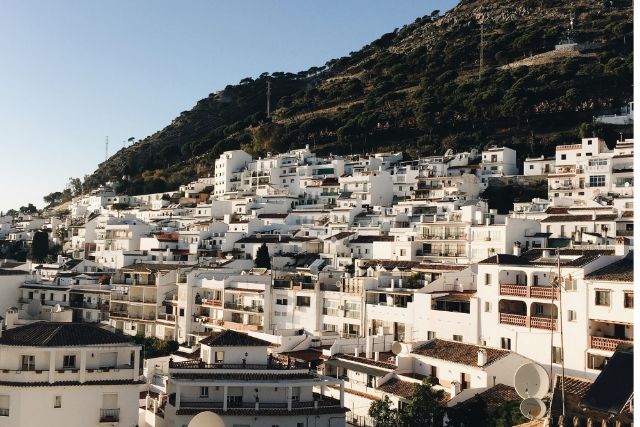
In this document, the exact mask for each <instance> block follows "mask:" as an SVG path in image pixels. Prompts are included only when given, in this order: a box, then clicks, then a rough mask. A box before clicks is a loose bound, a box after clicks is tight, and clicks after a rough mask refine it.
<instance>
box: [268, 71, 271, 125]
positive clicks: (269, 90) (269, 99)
mask: <svg viewBox="0 0 640 427" xmlns="http://www.w3.org/2000/svg"><path fill="white" fill-rule="evenodd" d="M267 117H271V80H267Z"/></svg>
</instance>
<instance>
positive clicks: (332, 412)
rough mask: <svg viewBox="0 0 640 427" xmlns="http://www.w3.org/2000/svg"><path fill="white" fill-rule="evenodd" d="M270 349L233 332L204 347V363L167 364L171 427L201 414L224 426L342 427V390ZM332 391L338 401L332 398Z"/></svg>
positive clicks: (220, 334) (211, 338)
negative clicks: (216, 418) (332, 389)
mask: <svg viewBox="0 0 640 427" xmlns="http://www.w3.org/2000/svg"><path fill="white" fill-rule="evenodd" d="M270 344H271V343H270V342H268V341H263V340H261V339H258V338H254V337H251V336H249V335H245V334H243V333H240V332H235V331H232V330H227V331H222V332H217V333H212V334H211V335H210V336H209V337H207V338H205V339H203V340H202V341H200V346H201V350H200V352H201V359H200V360H193V361H185V362H173V361H171V362H170V363H169V384H168V387H167V389H168V390H167V392H168V394H169V403H168V404H167V406H166V412H165V418H166V421H167V424H168V425H171V426H182V425H187V424H188V423H189V421H190V420H191V418H193V417H194V416H195V415H196V414H198V413H200V412H203V411H211V412H214V413H217V414H218V415H220V416H221V417H222V419H223V421H224V422H225V425H229V426H231V425H234V426H240V425H251V426H256V427H272V426H275V425H278V426H282V427H285V426H286V427H296V426H305V425H308V424H307V420H308V419H312V420H313V423H314V425H316V426H318V427H330V426H344V416H345V415H344V414H345V412H346V410H345V408H344V384H343V383H342V381H340V380H336V379H333V378H328V377H323V376H319V375H318V374H316V373H314V372H312V371H310V370H309V368H307V367H301V366H296V365H286V364H283V363H281V362H279V361H278V360H276V359H275V358H273V357H272V356H271V355H269V354H268V348H269V345H270ZM329 387H337V388H338V389H339V390H340V397H341V398H340V399H334V398H331V397H329V393H328V389H329Z"/></svg>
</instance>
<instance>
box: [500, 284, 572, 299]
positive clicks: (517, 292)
mask: <svg viewBox="0 0 640 427" xmlns="http://www.w3.org/2000/svg"><path fill="white" fill-rule="evenodd" d="M500 295H508V296H514V297H521V298H541V299H558V298H559V297H560V295H559V291H558V289H554V288H552V287H550V286H526V285H518V284H502V285H500Z"/></svg>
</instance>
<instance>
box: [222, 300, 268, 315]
mask: <svg viewBox="0 0 640 427" xmlns="http://www.w3.org/2000/svg"><path fill="white" fill-rule="evenodd" d="M224 308H230V309H232V310H242V311H250V312H252V313H263V312H264V307H263V306H261V305H242V304H237V303H234V302H225V303H224Z"/></svg>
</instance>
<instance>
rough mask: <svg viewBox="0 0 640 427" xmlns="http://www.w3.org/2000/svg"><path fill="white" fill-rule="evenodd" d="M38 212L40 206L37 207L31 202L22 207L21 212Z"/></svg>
mask: <svg viewBox="0 0 640 427" xmlns="http://www.w3.org/2000/svg"><path fill="white" fill-rule="evenodd" d="M37 212H38V208H36V207H35V206H34V205H33V204H32V203H29V204H28V205H27V206H21V207H20V213H23V214H34V213H37Z"/></svg>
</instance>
